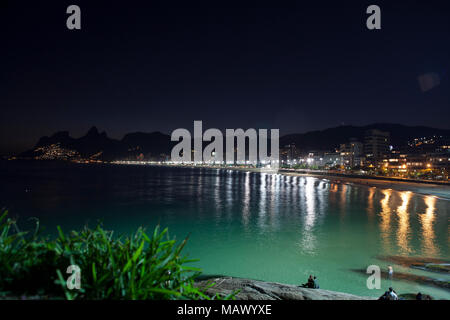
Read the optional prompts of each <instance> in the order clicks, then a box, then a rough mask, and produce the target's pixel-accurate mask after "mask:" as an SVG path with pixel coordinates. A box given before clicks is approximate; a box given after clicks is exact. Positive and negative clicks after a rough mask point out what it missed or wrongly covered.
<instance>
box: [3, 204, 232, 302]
mask: <svg viewBox="0 0 450 320" xmlns="http://www.w3.org/2000/svg"><path fill="white" fill-rule="evenodd" d="M7 214H8V213H7V212H4V213H3V214H2V215H1V216H0V275H2V276H1V277H0V294H3V295H17V294H19V295H39V296H41V297H50V298H66V299H139V300H142V299H211V298H210V297H208V296H207V295H205V294H204V293H203V292H202V291H201V290H199V289H198V288H196V287H195V286H194V280H195V278H196V277H197V276H198V275H200V273H201V270H200V269H197V268H193V267H189V266H187V264H188V263H189V262H193V261H195V260H189V259H188V258H187V257H185V256H182V250H183V248H184V246H185V245H186V241H187V239H185V240H184V241H182V242H181V243H179V244H177V242H176V241H175V240H173V239H170V238H169V237H168V235H167V233H168V231H167V229H164V230H163V231H160V228H159V226H158V227H156V228H155V230H154V232H153V233H152V234H151V235H148V234H147V233H146V232H145V230H144V229H143V228H139V229H138V230H137V231H136V232H135V233H134V234H133V235H131V236H127V237H123V236H119V237H114V236H113V232H112V231H105V230H104V229H103V228H102V227H101V225H98V226H97V227H96V228H95V229H90V228H88V227H85V228H84V229H83V230H81V231H80V232H77V231H72V232H70V233H68V234H65V233H64V232H63V231H62V230H61V228H59V227H58V237H57V238H56V239H55V240H49V239H48V238H43V237H40V236H39V221H37V222H36V229H35V230H34V232H33V233H31V234H30V233H29V232H21V231H20V230H19V228H18V226H17V223H16V221H14V220H12V219H10V218H8V216H7ZM69 265H77V266H79V267H80V269H81V289H80V290H69V289H68V288H67V286H66V278H67V277H69V274H66V270H67V268H68V266H69ZM213 298H214V299H217V298H219V299H220V298H225V299H230V298H233V295H230V296H227V297H219V296H216V297H213Z"/></svg>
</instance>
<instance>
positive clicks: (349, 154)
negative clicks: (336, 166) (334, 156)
mask: <svg viewBox="0 0 450 320" xmlns="http://www.w3.org/2000/svg"><path fill="white" fill-rule="evenodd" d="M339 151H340V154H341V157H342V164H343V165H344V166H345V167H347V168H354V167H358V166H360V165H361V161H362V157H363V144H362V143H361V142H358V141H357V140H356V139H354V138H352V139H350V142H349V143H345V144H341V147H340V148H339Z"/></svg>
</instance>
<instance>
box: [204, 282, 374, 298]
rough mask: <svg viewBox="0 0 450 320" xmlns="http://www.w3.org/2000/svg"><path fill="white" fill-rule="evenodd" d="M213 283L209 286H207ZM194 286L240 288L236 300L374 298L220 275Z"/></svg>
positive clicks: (223, 289) (212, 292)
mask: <svg viewBox="0 0 450 320" xmlns="http://www.w3.org/2000/svg"><path fill="white" fill-rule="evenodd" d="M211 283H214V285H213V286H212V287H210V288H208V286H210V285H211ZM196 286H197V287H199V288H202V289H206V294H208V295H210V296H214V295H216V294H217V293H218V294H219V295H221V296H226V295H229V294H231V293H232V292H235V291H236V290H240V291H239V293H238V294H237V295H236V296H235V297H236V299H237V300H376V298H373V297H363V296H356V295H353V294H348V293H342V292H335V291H329V290H323V289H308V288H301V287H298V286H295V285H289V284H282V283H277V282H264V281H258V280H250V279H241V278H231V277H221V278H211V279H208V280H203V281H199V282H197V283H196Z"/></svg>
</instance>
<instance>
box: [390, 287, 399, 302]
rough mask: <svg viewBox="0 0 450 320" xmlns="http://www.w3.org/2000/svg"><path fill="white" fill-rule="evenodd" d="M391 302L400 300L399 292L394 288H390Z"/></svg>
mask: <svg viewBox="0 0 450 320" xmlns="http://www.w3.org/2000/svg"><path fill="white" fill-rule="evenodd" d="M389 300H398V295H397V292H395V291H394V289H392V287H390V288H389Z"/></svg>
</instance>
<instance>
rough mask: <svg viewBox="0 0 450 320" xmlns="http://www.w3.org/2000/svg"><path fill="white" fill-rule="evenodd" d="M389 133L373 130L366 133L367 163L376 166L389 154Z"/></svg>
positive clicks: (365, 151)
mask: <svg viewBox="0 0 450 320" xmlns="http://www.w3.org/2000/svg"><path fill="white" fill-rule="evenodd" d="M389 140H390V134H389V132H385V131H380V130H377V129H372V130H368V131H366V135H365V138H364V154H365V156H366V162H368V163H369V164H376V163H377V162H379V161H380V160H382V159H383V158H384V157H385V156H386V155H387V154H388V153H389V142H390V141H389Z"/></svg>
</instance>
